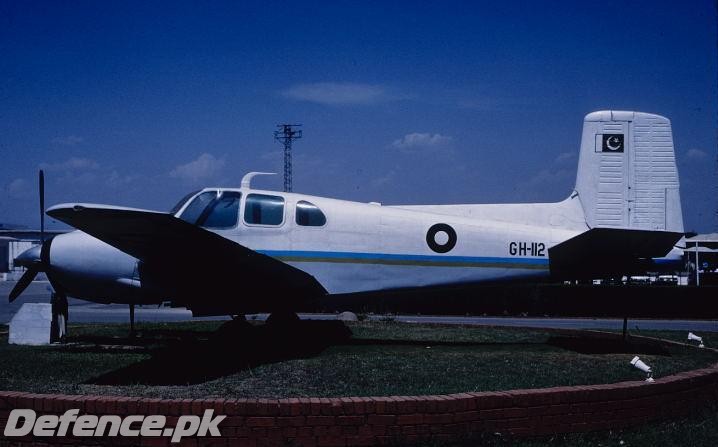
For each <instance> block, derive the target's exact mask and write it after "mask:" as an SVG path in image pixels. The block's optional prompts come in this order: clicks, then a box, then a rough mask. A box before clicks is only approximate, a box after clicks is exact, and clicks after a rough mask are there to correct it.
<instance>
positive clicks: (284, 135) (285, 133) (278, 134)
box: [274, 124, 302, 192]
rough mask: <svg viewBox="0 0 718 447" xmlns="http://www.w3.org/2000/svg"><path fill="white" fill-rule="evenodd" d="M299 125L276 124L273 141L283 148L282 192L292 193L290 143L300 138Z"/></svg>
mask: <svg viewBox="0 0 718 447" xmlns="http://www.w3.org/2000/svg"><path fill="white" fill-rule="evenodd" d="M301 126H302V125H301V124H277V127H278V128H279V130H275V131H274V139H275V140H277V141H279V142H280V143H282V145H283V146H284V192H292V141H294V140H298V139H300V138H302V131H301V130H297V129H296V128H297V127H301Z"/></svg>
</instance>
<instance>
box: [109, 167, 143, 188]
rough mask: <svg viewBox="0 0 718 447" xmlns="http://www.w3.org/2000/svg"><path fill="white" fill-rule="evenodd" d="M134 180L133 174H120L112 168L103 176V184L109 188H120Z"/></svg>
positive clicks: (135, 178)
mask: <svg viewBox="0 0 718 447" xmlns="http://www.w3.org/2000/svg"><path fill="white" fill-rule="evenodd" d="M135 180H137V176H135V175H121V174H119V173H118V172H117V171H114V170H113V171H112V172H110V174H109V175H108V176H107V177H106V178H105V184H106V185H107V186H109V187H110V188H120V187H124V186H127V185H130V184H132V183H133V182H134V181H135Z"/></svg>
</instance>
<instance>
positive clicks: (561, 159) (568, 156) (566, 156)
mask: <svg viewBox="0 0 718 447" xmlns="http://www.w3.org/2000/svg"><path fill="white" fill-rule="evenodd" d="M575 158H576V152H575V151H570V152H562V153H560V154H558V157H556V159H554V161H553V162H554V163H556V164H561V163H565V162H569V161H572V160H574V159H575Z"/></svg>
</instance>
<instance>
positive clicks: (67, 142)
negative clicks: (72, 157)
mask: <svg viewBox="0 0 718 447" xmlns="http://www.w3.org/2000/svg"><path fill="white" fill-rule="evenodd" d="M84 141H85V138H84V137H80V136H77V135H67V136H64V137H55V138H53V139H52V142H53V143H55V144H61V145H63V146H77V145H78V144H80V143H82V142H84Z"/></svg>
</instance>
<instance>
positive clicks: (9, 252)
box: [0, 223, 65, 281]
mask: <svg viewBox="0 0 718 447" xmlns="http://www.w3.org/2000/svg"><path fill="white" fill-rule="evenodd" d="M61 233H65V231H57V230H46V231H45V237H46V238H49V237H52V236H55V235H57V234H61ZM39 243H40V230H32V229H29V228H26V227H23V226H21V225H11V224H4V223H0V281H8V280H10V281H14V280H17V279H19V278H20V276H21V275H22V274H23V272H24V271H25V269H24V268H23V267H15V266H14V260H15V258H16V257H17V255H19V254H20V253H22V252H23V251H25V250H27V249H29V248H31V247H33V246H35V245H38V244H39Z"/></svg>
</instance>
